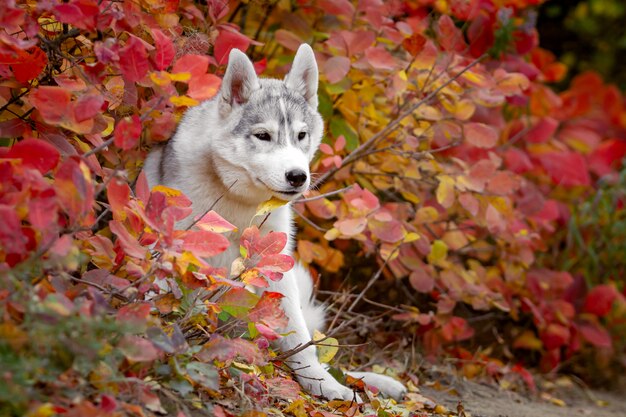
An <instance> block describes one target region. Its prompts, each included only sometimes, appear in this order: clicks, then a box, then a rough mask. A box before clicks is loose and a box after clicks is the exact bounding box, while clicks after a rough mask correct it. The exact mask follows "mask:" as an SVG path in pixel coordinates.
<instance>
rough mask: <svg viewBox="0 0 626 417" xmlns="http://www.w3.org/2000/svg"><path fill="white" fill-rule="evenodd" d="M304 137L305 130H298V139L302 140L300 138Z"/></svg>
mask: <svg viewBox="0 0 626 417" xmlns="http://www.w3.org/2000/svg"><path fill="white" fill-rule="evenodd" d="M304 138H306V132H300V133H298V140H302V139H304Z"/></svg>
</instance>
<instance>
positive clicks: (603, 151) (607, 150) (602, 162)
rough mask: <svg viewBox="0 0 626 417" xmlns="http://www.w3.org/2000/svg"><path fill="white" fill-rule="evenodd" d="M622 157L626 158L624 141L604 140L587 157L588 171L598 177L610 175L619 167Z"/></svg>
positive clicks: (625, 143) (625, 142)
mask: <svg viewBox="0 0 626 417" xmlns="http://www.w3.org/2000/svg"><path fill="white" fill-rule="evenodd" d="M624 156H626V141H625V140H623V139H609V140H606V141H604V142H602V143H601V144H600V145H599V146H598V147H597V148H596V150H594V151H593V153H592V154H591V155H589V169H591V170H592V171H593V172H594V173H596V174H597V175H600V176H602V175H607V174H610V173H611V172H612V171H613V170H616V169H619V168H620V167H621V163H622V159H623V158H624Z"/></svg>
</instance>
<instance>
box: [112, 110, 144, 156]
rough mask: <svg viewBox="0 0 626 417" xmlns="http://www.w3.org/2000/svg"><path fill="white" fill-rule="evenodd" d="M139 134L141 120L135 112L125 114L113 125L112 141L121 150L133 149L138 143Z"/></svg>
mask: <svg viewBox="0 0 626 417" xmlns="http://www.w3.org/2000/svg"><path fill="white" fill-rule="evenodd" d="M140 136H141V120H140V119H139V116H137V115H136V114H134V115H132V116H131V117H129V116H126V117H124V118H123V119H122V120H120V121H119V122H117V125H116V126H115V132H114V133H113V138H114V140H113V143H115V146H117V147H119V148H122V149H123V150H126V151H127V150H129V149H133V148H134V147H135V146H137V144H138V143H139V137H140Z"/></svg>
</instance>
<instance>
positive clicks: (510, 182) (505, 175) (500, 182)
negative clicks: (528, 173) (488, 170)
mask: <svg viewBox="0 0 626 417" xmlns="http://www.w3.org/2000/svg"><path fill="white" fill-rule="evenodd" d="M521 185H522V182H521V181H520V179H519V178H518V177H517V175H515V174H513V173H512V172H509V171H498V172H496V174H495V175H494V176H493V177H491V179H490V180H489V182H488V183H487V191H489V192H490V193H493V194H497V195H509V194H513V193H514V192H516V191H517V189H518V188H519V187H520V186H521Z"/></svg>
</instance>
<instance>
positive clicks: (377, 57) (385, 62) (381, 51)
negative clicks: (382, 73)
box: [365, 46, 396, 70]
mask: <svg viewBox="0 0 626 417" xmlns="http://www.w3.org/2000/svg"><path fill="white" fill-rule="evenodd" d="M365 58H367V62H369V64H370V65H371V66H372V67H373V68H375V69H381V70H392V69H395V68H396V61H395V59H394V58H393V56H392V55H391V54H390V53H389V52H388V51H387V50H386V49H385V48H383V47H382V46H376V47H374V46H372V47H371V48H367V49H366V50H365Z"/></svg>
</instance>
